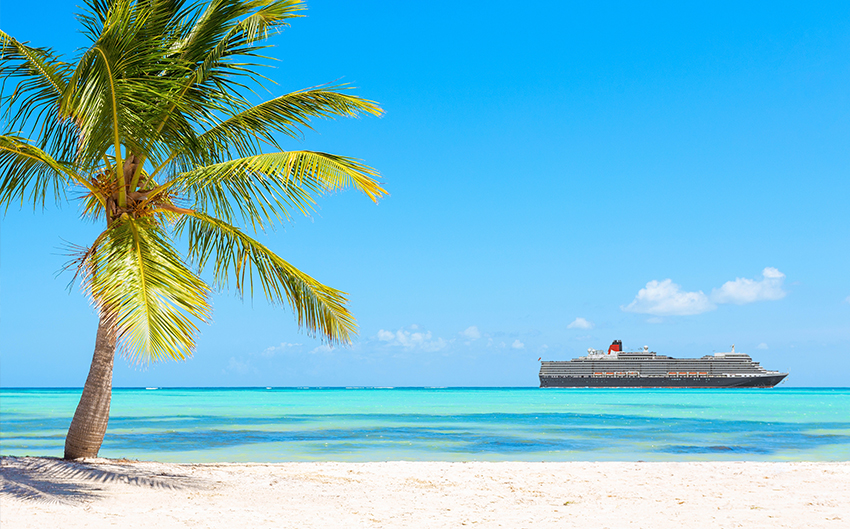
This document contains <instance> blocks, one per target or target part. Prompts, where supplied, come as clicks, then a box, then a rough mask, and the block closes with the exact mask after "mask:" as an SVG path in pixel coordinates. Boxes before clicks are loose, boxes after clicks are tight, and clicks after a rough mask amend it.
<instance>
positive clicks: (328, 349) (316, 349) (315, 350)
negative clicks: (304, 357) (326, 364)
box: [310, 343, 334, 355]
mask: <svg viewBox="0 0 850 529" xmlns="http://www.w3.org/2000/svg"><path fill="white" fill-rule="evenodd" d="M333 350H334V348H333V346H331V345H328V344H326V343H323V344H322V345H319V346H317V347H314V348H313V350H311V351H310V354H311V355H314V354H316V353H330V352H331V351H333Z"/></svg>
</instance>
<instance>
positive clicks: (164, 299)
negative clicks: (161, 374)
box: [83, 216, 211, 362]
mask: <svg viewBox="0 0 850 529" xmlns="http://www.w3.org/2000/svg"><path fill="white" fill-rule="evenodd" d="M178 256H179V253H178V252H177V250H176V249H175V248H174V247H173V245H172V244H171V241H170V240H169V239H168V237H167V236H166V234H165V233H164V232H163V230H162V228H161V227H160V226H159V224H158V223H157V222H156V221H155V220H153V219H152V218H141V219H133V218H131V217H129V216H124V217H122V218H121V219H118V220H116V221H115V222H114V223H113V224H112V225H111V226H110V227H109V228H108V229H107V230H106V232H105V233H104V234H103V236H102V237H100V238H99V243H98V244H97V246H96V247H92V248H91V249H90V250H89V251H88V252H87V254H86V255H85V258H84V263H83V266H84V269H83V275H84V285H85V287H86V288H87V290H88V292H89V293H90V295H91V297H92V300H93V301H94V303H95V304H96V305H97V306H98V308H99V309H100V310H101V311H107V312H112V313H113V314H114V316H115V319H116V322H117V327H118V331H119V340H120V347H121V350H122V351H123V352H124V354H125V355H126V356H128V357H129V358H130V359H131V360H134V361H137V362H150V361H159V360H164V359H166V358H170V359H175V360H177V359H184V358H186V357H188V356H191V354H192V349H193V348H194V347H195V335H196V334H197V332H198V328H197V326H196V325H195V323H194V321H193V320H194V319H197V320H201V321H207V320H208V319H209V317H210V311H211V308H210V305H209V303H208V301H207V298H208V296H209V287H207V285H206V284H205V283H204V282H203V281H202V280H201V279H200V278H199V277H198V276H197V275H195V274H194V273H193V272H192V271H191V270H189V269H188V268H187V267H186V265H185V264H183V262H182V261H181V260H180V259H179V257H178Z"/></svg>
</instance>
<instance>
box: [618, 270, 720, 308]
mask: <svg viewBox="0 0 850 529" xmlns="http://www.w3.org/2000/svg"><path fill="white" fill-rule="evenodd" d="M620 308H621V309H623V310H625V311H627V312H637V313H640V314H654V315H656V316H688V315H692V314H702V313H703V312H708V311H710V310H714V309H715V308H716V307H715V305H714V304H713V303H712V302H711V301H709V300H708V296H706V295H705V294H704V293H703V292H702V290H700V291H699V292H684V291H683V290H682V287H681V286H679V285H677V284H676V283H674V282H673V280H671V279H665V280H664V281H655V280H653V281H650V282H649V283H647V284H646V288H642V289H640V291H639V292H638V293H637V296H635V299H634V301H632V302H631V303H629V304H628V305H626V306H625V307H620Z"/></svg>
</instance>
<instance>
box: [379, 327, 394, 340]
mask: <svg viewBox="0 0 850 529" xmlns="http://www.w3.org/2000/svg"><path fill="white" fill-rule="evenodd" d="M378 340H380V341H382V342H391V341H393V340H395V333H392V332H390V331H385V330H383V329H381V330H380V331H378Z"/></svg>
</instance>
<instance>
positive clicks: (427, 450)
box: [0, 388, 850, 462]
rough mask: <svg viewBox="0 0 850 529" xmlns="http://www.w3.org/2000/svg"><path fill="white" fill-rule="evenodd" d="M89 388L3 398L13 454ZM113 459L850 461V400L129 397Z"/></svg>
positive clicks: (124, 397) (34, 443)
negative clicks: (82, 390)
mask: <svg viewBox="0 0 850 529" xmlns="http://www.w3.org/2000/svg"><path fill="white" fill-rule="evenodd" d="M80 391H81V390H78V389H0V453H2V454H3V455H19V456H20V455H39V456H59V457H61V455H62V449H63V443H64V436H65V433H66V431H67V428H68V425H69V424H70V420H71V417H72V416H73V414H74V409H75V407H76V405H77V402H78V399H79V396H80ZM100 455H101V456H103V457H111V458H121V457H126V458H131V459H143V460H146V459H154V460H160V461H172V462H217V461H239V462H246V461H257V462H270V461H328V460H330V461H385V460H431V461H474V460H478V461H518V460H523V461H606V460H617V461H637V460H644V461H692V460H702V461H705V460H712V461H719V460H748V461H847V460H850V389H846V388H841V389H793V388H792V389H789V388H780V389H771V390H744V389H738V390H675V389H667V390H657V389H650V390H647V389H639V390H631V389H608V390H606V389H593V390H590V389H545V390H544V389H538V388H486V389H477V388H473V389H469V388H467V389H464V388H447V389H425V388H422V389H410V388H397V389H353V388H352V389H265V388H252V389H241V388H238V389H220V388H216V389H155V390H145V389H116V390H115V391H114V394H113V400H112V413H111V420H110V423H109V430H108V432H107V434H106V439H105V440H104V443H103V447H102V449H101V452H100Z"/></svg>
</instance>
